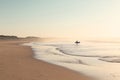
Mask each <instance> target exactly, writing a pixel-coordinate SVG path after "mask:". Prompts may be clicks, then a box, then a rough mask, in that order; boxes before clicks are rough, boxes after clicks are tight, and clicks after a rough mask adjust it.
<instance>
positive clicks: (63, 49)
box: [27, 43, 120, 80]
mask: <svg viewBox="0 0 120 80" xmlns="http://www.w3.org/2000/svg"><path fill="white" fill-rule="evenodd" d="M27 45H29V46H32V48H33V50H34V52H35V56H34V57H35V58H37V59H40V60H44V61H47V62H50V63H52V64H57V65H60V66H63V67H67V68H69V69H72V70H75V71H77V72H80V73H84V74H86V75H88V76H91V77H95V78H99V79H100V80H120V69H119V68H120V63H119V62H117V63H116V62H114V63H113V62H112V61H114V60H119V59H120V57H119V56H120V51H119V46H120V44H119V45H118V44H92V43H91V44H82V45H79V46H76V45H74V44H65V43H64V44H61V43H59V44H55V43H29V44H27ZM110 61H111V62H110Z"/></svg>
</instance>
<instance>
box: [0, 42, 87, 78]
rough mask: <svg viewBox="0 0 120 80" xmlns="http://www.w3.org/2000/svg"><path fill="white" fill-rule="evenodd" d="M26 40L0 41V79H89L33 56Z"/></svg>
mask: <svg viewBox="0 0 120 80" xmlns="http://www.w3.org/2000/svg"><path fill="white" fill-rule="evenodd" d="M25 42H26V41H17V40H16V41H13V40H11V41H9V40H7V41H0V80H89V78H88V77H85V76H84V75H82V74H79V73H76V72H74V71H71V70H69V69H66V68H63V67H60V66H56V65H53V64H49V63H46V62H43V61H41V60H37V59H34V58H33V52H32V49H31V48H30V47H28V46H22V45H20V44H22V43H25Z"/></svg>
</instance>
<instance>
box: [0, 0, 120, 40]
mask: <svg viewBox="0 0 120 80" xmlns="http://www.w3.org/2000/svg"><path fill="white" fill-rule="evenodd" d="M0 34H4V35H17V36H39V37H65V38H83V37H120V0H0Z"/></svg>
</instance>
